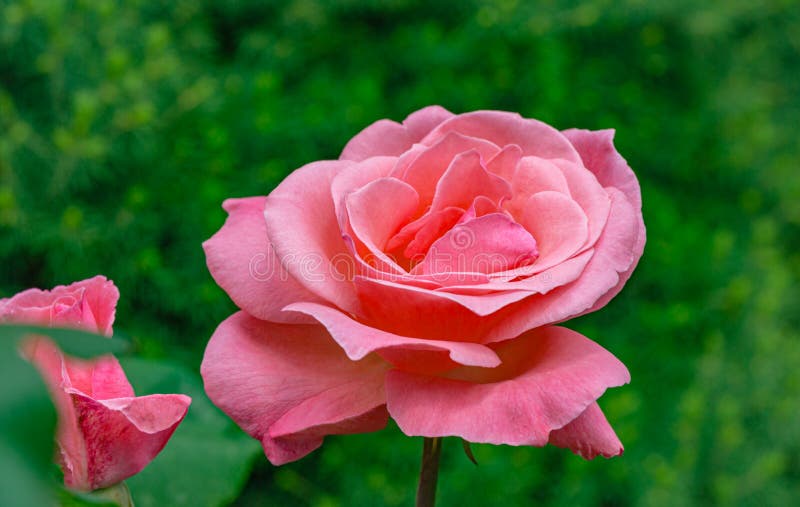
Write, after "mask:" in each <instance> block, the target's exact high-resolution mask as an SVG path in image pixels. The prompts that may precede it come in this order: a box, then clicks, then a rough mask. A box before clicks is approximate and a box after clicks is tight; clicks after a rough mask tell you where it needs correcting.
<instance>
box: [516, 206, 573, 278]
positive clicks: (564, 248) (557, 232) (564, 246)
mask: <svg viewBox="0 0 800 507" xmlns="http://www.w3.org/2000/svg"><path fill="white" fill-rule="evenodd" d="M519 223H520V224H521V225H522V226H524V227H525V228H526V229H527V230H528V231H529V232H530V233H531V235H532V236H533V237H534V238H535V239H536V244H537V246H538V247H539V258H538V259H536V262H535V263H534V264H533V266H531V267H532V268H535V269H536V271H543V270H545V269H548V268H550V267H552V266H555V265H557V264H559V263H560V262H563V261H565V260H566V259H569V258H570V256H572V255H574V254H575V253H576V252H578V250H579V249H580V248H581V246H583V245H584V243H585V242H586V238H587V236H588V234H589V229H588V220H587V218H586V214H585V213H584V212H583V210H582V209H581V207H580V206H578V204H577V203H576V202H575V201H573V200H572V198H571V197H568V196H566V195H564V194H562V193H560V192H554V191H550V190H548V191H544V192H539V193H537V194H534V195H532V196H531V197H530V198H529V199H528V202H527V203H526V204H525V209H524V210H523V212H522V216H521V217H520V219H519Z"/></svg>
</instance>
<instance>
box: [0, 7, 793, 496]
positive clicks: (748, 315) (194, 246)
mask: <svg viewBox="0 0 800 507" xmlns="http://www.w3.org/2000/svg"><path fill="white" fill-rule="evenodd" d="M428 104H441V105H443V106H445V107H447V108H448V109H450V110H451V111H454V112H465V111H470V110H474V109H505V110H512V111H518V112H520V113H521V114H523V115H524V116H528V117H535V118H538V119H541V120H544V121H546V122H548V123H550V124H552V125H554V126H556V127H559V128H568V127H573V126H578V127H583V128H591V129H598V128H608V127H615V128H616V129H617V137H616V144H617V147H618V149H619V151H620V152H621V153H622V154H623V155H624V156H625V157H626V158H627V160H628V161H629V163H630V165H631V166H632V167H633V168H634V170H635V171H636V172H637V175H638V176H639V179H640V181H641V184H642V192H643V200H644V214H645V222H646V224H647V227H648V244H647V248H646V250H645V255H644V257H643V259H642V261H641V263H640V266H639V268H638V269H637V272H636V273H635V274H634V276H633V278H632V280H631V281H630V282H629V283H628V285H627V287H626V289H625V290H624V291H623V293H622V294H621V295H620V296H618V297H617V298H616V299H615V300H614V301H613V302H612V303H611V304H609V306H608V307H607V308H605V309H604V310H602V311H601V312H598V313H596V314H593V315H590V316H586V317H583V318H581V319H579V320H577V321H573V322H572V323H570V325H571V326H572V327H574V328H576V329H578V330H580V331H582V332H584V333H585V334H587V335H588V336H590V337H592V338H593V339H595V340H597V341H598V342H600V343H601V344H603V345H604V346H605V347H606V348H608V349H609V350H611V351H612V352H614V353H615V354H616V355H617V356H618V357H619V358H620V359H621V360H622V361H623V362H624V363H625V364H626V365H628V367H629V369H630V371H631V374H632V377H633V381H632V383H631V385H629V386H625V387H622V388H619V389H615V390H613V391H611V392H609V393H607V394H606V395H605V396H604V397H603V399H602V400H601V404H602V406H603V408H604V410H605V411H606V414H607V416H608V418H609V420H610V421H611V422H612V424H613V425H614V427H615V428H616V430H617V432H618V434H619V435H620V437H621V439H622V440H623V442H624V443H625V445H626V452H625V455H624V456H623V457H620V458H616V459H614V460H610V461H605V460H602V459H600V460H595V461H594V462H584V461H583V460H581V459H580V458H577V457H575V456H573V455H571V454H570V453H568V452H566V451H563V450H559V449H551V448H545V449H535V448H512V447H491V446H475V449H474V450H475V454H476V457H477V459H478V461H479V462H480V466H478V467H475V466H474V465H472V464H471V463H470V462H469V461H467V459H466V458H464V456H463V455H462V453H461V450H460V445H458V444H457V442H455V441H452V442H446V444H445V445H446V448H445V451H444V457H443V470H442V477H441V483H440V502H441V505H445V506H446V505H499V504H503V505H531V504H536V505H598V506H599V505H603V506H606V505H620V506H634V505H635V506H661V505H737V506H738V505H787V504H789V503H790V500H791V498H798V497H800V424H798V422H797V417H798V413H799V412H800V368H798V366H800V345H799V344H800V327H799V325H800V294H799V292H800V289H799V287H800V254H798V248H800V172H798V169H799V167H798V166H799V165H800V156H799V155H800V143H798V133H797V132H798V125H800V7H799V6H798V2H796V1H791V0H766V1H764V2H752V1H745V0H729V1H719V2H696V1H687V0H673V1H663V2H662V1H649V2H648V1H644V0H621V1H611V0H588V1H585V2H580V3H576V2H571V1H566V0H549V1H542V2H525V1H517V0H497V1H491V2H477V1H473V0H444V1H438V2H433V1H422V0H386V1H379V0H342V1H339V2H326V1H322V0H287V1H255V0H231V1H226V2H214V1H211V0H173V1H166V0H154V1H144V0H127V1H113V0H72V1H68V0H0V296H2V295H10V294H13V293H14V292H16V291H18V290H21V289H23V288H26V287H30V286H39V287H45V288H46V287H51V286H53V285H55V284H61V283H68V282H71V281H74V280H78V279H82V278H86V277H88V276H91V275H94V274H97V273H103V274H105V275H107V276H108V277H109V278H112V279H113V280H114V281H115V282H116V284H117V285H118V286H119V288H120V290H121V292H122V299H121V302H120V306H119V310H118V313H117V323H118V325H117V327H118V328H120V329H122V330H124V331H126V332H127V333H128V334H129V335H130V336H131V337H132V340H133V343H134V348H135V352H136V355H137V356H138V357H144V358H149V359H153V360H156V359H158V360H163V359H167V360H169V361H171V362H172V363H178V364H182V365H184V368H186V369H189V370H193V371H194V372H196V371H197V368H198V364H199V361H200V358H201V357H202V352H203V348H204V345H205V343H206V341H207V339H208V337H209V336H210V335H211V332H212V331H213V329H214V327H215V325H216V324H217V323H218V322H220V321H221V320H222V319H223V318H225V317H226V316H227V315H228V314H230V313H231V312H232V311H233V310H234V307H233V305H232V304H231V302H230V301H229V300H228V298H227V297H226V296H225V294H224V293H223V292H222V291H221V290H220V289H219V288H217V287H216V285H215V284H214V282H213V281H212V279H211V277H210V276H209V275H208V273H207V271H206V268H205V263H204V257H203V254H202V250H201V248H200V243H201V242H202V241H203V240H205V239H206V238H208V237H209V236H210V235H211V234H213V233H214V231H215V230H217V229H218V228H219V227H220V225H221V224H222V222H223V220H224V213H223V212H222V210H221V208H220V204H221V202H222V200H223V199H225V198H227V197H234V196H248V195H263V194H266V193H268V192H269V191H270V190H271V189H272V188H273V187H274V186H275V185H276V184H277V183H278V182H279V181H280V180H281V179H282V178H283V177H284V176H286V174H288V173H289V172H290V171H291V170H293V169H294V168H297V167H299V166H301V165H303V164H305V163H307V162H310V161H313V160H318V159H326V158H336V157H337V156H338V154H339V152H340V150H341V148H342V147H343V146H344V144H345V143H346V141H347V140H348V139H349V138H350V137H351V136H352V135H353V134H355V133H356V132H357V131H359V130H360V129H361V128H363V127H364V126H366V125H367V124H369V123H371V122H372V121H374V120H376V119H379V118H384V117H388V118H392V119H395V120H400V119H402V118H404V117H405V116H406V115H407V114H408V113H410V112H412V111H414V110H416V109H418V108H420V107H423V106H425V105H428ZM140 370H141V368H140ZM145 370H146V368H145ZM187 375H188V374H187ZM195 380H196V379H195ZM132 381H134V386H135V387H136V386H137V384H136V381H135V379H133V378H132ZM139 391H140V392H143V388H140V389H139ZM144 392H146V390H144ZM203 410H208V409H203ZM209 414H210V415H209V417H212V418H213V417H215V415H214V414H211V413H209ZM214 424H218V421H216V422H215V423H214ZM179 431H180V430H179ZM230 442H231V443H230V446H234V445H241V443H240V442H239V441H238V440H235V439H233V437H231V441H230ZM420 447H421V444H420V442H418V441H413V440H410V439H408V438H406V437H404V436H403V435H402V434H400V432H399V431H398V430H397V428H396V427H390V428H388V429H387V430H385V431H383V432H380V433H378V434H373V435H359V436H347V437H335V438H329V439H328V440H327V441H326V444H325V445H324V446H323V448H322V449H321V450H319V451H317V452H316V453H314V454H313V455H311V456H309V457H307V458H305V459H304V460H302V461H300V462H298V463H294V464H290V465H286V466H284V467H281V468H274V467H271V466H270V465H269V464H268V463H267V462H266V460H265V459H263V457H258V458H256V459H255V460H254V459H253V454H252V452H251V451H252V449H250V448H248V449H249V450H247V449H245V448H244V447H242V450H241V460H240V463H239V464H237V465H236V466H238V467H240V472H241V473H244V474H247V473H249V472H248V471H249V470H250V467H251V466H252V465H253V463H254V462H255V466H254V467H253V469H252V473H251V475H250V480H249V481H248V482H247V483H246V485H245V486H244V488H243V490H242V491H241V493H240V494H239V499H238V500H236V501H235V502H234V505H241V506H249V505H314V506H326V507H333V506H353V505H365V506H366V505H410V504H411V502H412V495H413V490H414V481H415V474H416V470H417V465H418V454H419V450H420ZM168 449H169V446H168ZM229 449H238V448H237V447H229ZM176 452H177V451H176ZM181 452H182V453H184V455H189V456H190V457H191V459H192V460H194V461H196V462H202V461H203V460H204V458H205V457H206V451H204V450H203V447H202V446H193V445H184V446H182V447H181ZM192 453H194V455H192ZM229 454H230V453H229ZM234 458H235V456H234ZM159 459H161V458H159ZM156 463H159V460H156ZM156 463H154V464H153V466H156ZM176 463H177V462H176ZM162 466H163V467H165V469H167V470H170V472H169V473H170V474H174V476H175V477H176V478H177V479H176V483H178V484H187V483H189V484H190V483H191V479H189V478H187V477H184V476H182V475H181V474H184V475H185V474H188V473H189V472H188V470H189V469H188V468H186V467H183V466H178V465H175V466H173V467H171V468H168V467H167V465H166V464H165V465H162ZM197 473H198V474H199V473H200V472H197ZM205 473H206V476H207V477H214V475H215V474H217V473H229V471H226V472H219V471H216V470H214V467H213V466H210V467H207V470H206V472H205ZM154 475H156V474H151V475H150V476H151V477H153V476H154ZM143 477H144V476H143ZM198 477H199V478H197V479H195V482H196V483H198V484H202V483H204V481H205V480H206V479H205V478H204V477H203V476H198ZM163 479H164V477H163V475H161V474H159V476H155V477H154V478H153V480H154V481H161V482H163ZM148 480H149V479H145V478H142V479H141V480H139V482H138V483H135V484H134V483H133V482H132V485H131V489H132V491H133V495H134V499H136V498H137V488H139V491H141V493H139V494H138V496H141V498H142V500H141V502H142V503H146V502H147V500H146V499H145V498H144V496H146V494H147V493H145V492H144V491H145V490H146V489H148V484H149V483H148V482H147V481H148ZM162 486H163V485H162V484H160V483H159V485H153V486H152V487H153V488H154V489H155V488H159V487H162ZM199 491H202V490H197V491H191V490H189V491H186V492H185V494H186V495H188V496H187V498H189V499H190V500H187V502H191V503H187V505H209V504H213V502H218V501H219V500H218V499H215V500H213V502H212V500H211V498H212V497H211V496H208V497H204V498H192V495H193V494H196V493H197V494H199V493H198V492H199ZM229 496H230V495H229ZM176 498H177V497H176ZM214 498H216V497H214ZM176 502H177V500H176Z"/></svg>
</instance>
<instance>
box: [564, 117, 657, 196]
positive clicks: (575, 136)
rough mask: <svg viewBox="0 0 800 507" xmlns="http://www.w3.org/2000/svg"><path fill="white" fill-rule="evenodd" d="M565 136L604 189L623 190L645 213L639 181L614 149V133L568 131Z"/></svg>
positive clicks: (612, 131)
mask: <svg viewBox="0 0 800 507" xmlns="http://www.w3.org/2000/svg"><path fill="white" fill-rule="evenodd" d="M562 134H564V136H565V137H566V138H567V139H569V141H570V142H571V143H572V145H573V146H574V147H575V149H576V150H578V153H579V154H580V156H581V159H582V160H583V165H584V166H585V167H586V168H588V169H589V170H590V171H592V172H593V173H594V175H595V176H596V177H597V181H599V182H600V184H601V185H603V186H604V187H614V188H616V189H619V190H620V191H621V192H622V193H623V194H625V197H627V198H628V201H630V203H631V204H633V206H634V207H635V208H636V209H641V207H642V194H641V190H640V189H639V181H638V180H637V179H636V175H635V174H634V173H633V171H632V170H631V168H630V167H629V166H628V163H627V162H626V161H625V159H624V158H622V155H620V154H619V152H617V150H616V148H614V129H607V130H581V129H568V130H565V131H563V132H562Z"/></svg>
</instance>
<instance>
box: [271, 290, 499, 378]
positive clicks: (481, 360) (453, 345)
mask: <svg viewBox="0 0 800 507" xmlns="http://www.w3.org/2000/svg"><path fill="white" fill-rule="evenodd" d="M286 310H291V311H295V312H301V313H305V314H307V315H311V316H312V317H314V318H315V319H317V320H318V321H319V323H320V324H322V325H323V326H325V328H326V329H327V330H328V332H329V333H330V334H331V336H332V337H333V339H334V340H336V343H338V344H339V345H340V346H341V347H342V348H343V349H344V351H345V352H346V353H347V356H348V357H349V358H350V359H354V360H357V359H361V358H363V357H365V356H367V354H370V353H372V352H375V351H381V352H387V351H390V352H391V351H392V350H396V349H407V350H415V351H418V352H420V351H434V352H448V353H449V357H450V359H451V360H452V361H453V362H455V363H458V364H464V365H470V366H481V367H487V368H493V367H495V366H497V365H499V364H500V360H499V359H498V357H497V354H495V353H494V351H493V350H492V349H490V348H489V347H485V346H483V345H480V344H477V343H463V342H457V341H444V340H424V339H421V338H409V337H407V336H400V335H396V334H392V333H388V332H386V331H381V330H380V329H376V328H373V327H369V326H366V325H364V324H361V323H359V322H356V321H355V320H353V319H351V318H350V317H348V316H347V315H345V314H344V313H342V312H340V311H338V310H336V309H335V308H331V307H329V306H324V305H319V304H316V303H295V304H293V305H290V306H288V307H286ZM448 366H449V364H448Z"/></svg>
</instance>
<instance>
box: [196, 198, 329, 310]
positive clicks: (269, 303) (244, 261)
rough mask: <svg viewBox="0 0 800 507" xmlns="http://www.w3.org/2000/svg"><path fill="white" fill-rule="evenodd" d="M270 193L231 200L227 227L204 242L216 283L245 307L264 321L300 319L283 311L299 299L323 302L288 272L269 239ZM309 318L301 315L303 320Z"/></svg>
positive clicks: (234, 300) (226, 208) (227, 202)
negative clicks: (267, 207)
mask: <svg viewBox="0 0 800 507" xmlns="http://www.w3.org/2000/svg"><path fill="white" fill-rule="evenodd" d="M265 202H266V197H248V198H246V199H228V200H226V201H225V202H224V203H223V204H222V207H223V208H224V209H225V211H227V212H228V219H227V220H226V221H225V225H223V226H222V228H221V229H220V230H219V231H217V233H216V234H214V235H213V236H212V237H211V238H210V239H208V240H207V241H206V242H205V243H203V249H204V250H205V252H206V263H207V264H208V270H209V271H210V272H211V276H213V277H214V281H216V282H217V284H219V286H220V287H222V288H223V289H224V290H225V292H227V293H228V295H229V296H230V298H231V299H232V300H233V302H234V303H236V305H237V306H238V307H239V308H242V309H244V310H246V311H247V312H248V313H249V314H251V315H253V316H255V317H258V318H260V319H265V320H271V321H273V322H298V317H297V315H296V314H292V313H288V312H286V313H284V312H281V308H283V307H284V306H286V305H288V304H290V303H293V302H295V301H321V299H320V298H319V297H317V296H316V295H314V294H312V293H311V292H309V291H308V290H307V289H306V288H305V287H303V286H302V285H301V284H299V283H298V282H297V281H296V280H295V279H294V278H292V276H290V275H289V273H288V272H286V269H284V267H283V266H282V265H281V262H280V259H278V257H277V256H276V255H275V250H274V249H273V248H272V245H271V244H270V241H269V238H268V237H267V225H266V222H265V220H264V204H265ZM302 320H303V319H299V321H302Z"/></svg>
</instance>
